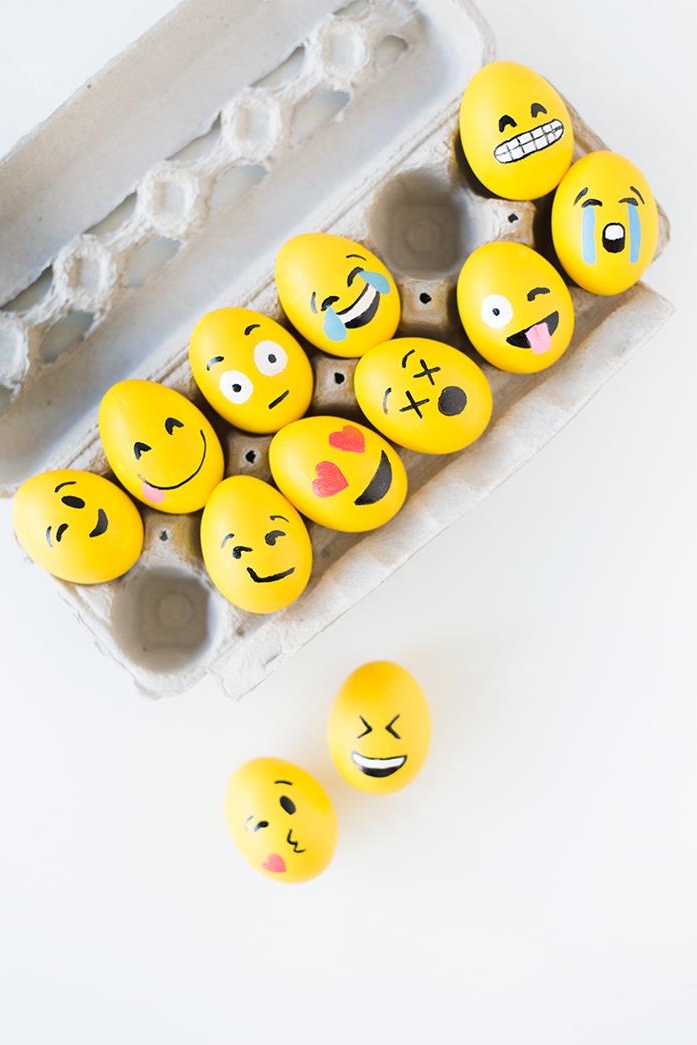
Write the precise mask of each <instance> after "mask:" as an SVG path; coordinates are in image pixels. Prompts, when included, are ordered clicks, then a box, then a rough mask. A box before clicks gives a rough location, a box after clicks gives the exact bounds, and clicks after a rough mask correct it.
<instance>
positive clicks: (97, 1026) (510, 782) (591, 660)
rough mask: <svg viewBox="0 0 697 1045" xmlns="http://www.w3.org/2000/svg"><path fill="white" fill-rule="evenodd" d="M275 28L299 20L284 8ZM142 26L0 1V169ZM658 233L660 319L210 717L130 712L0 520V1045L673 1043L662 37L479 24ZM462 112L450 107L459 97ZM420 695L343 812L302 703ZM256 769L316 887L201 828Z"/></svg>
mask: <svg viewBox="0 0 697 1045" xmlns="http://www.w3.org/2000/svg"><path fill="white" fill-rule="evenodd" d="M294 2H300V0H294ZM170 6H171V5H170V4H169V3H168V0H147V2H145V0H139V2H138V3H136V2H134V0H133V2H129V3H125V2H123V0H121V2H119V3H118V4H111V3H109V4H107V3H106V2H104V0H101V2H99V3H94V2H93V3H90V4H88V3H82V2H79V0H62V2H61V3H60V4H56V5H51V4H49V3H48V0H23V3H22V4H21V5H18V6H15V5H10V4H9V2H8V0H3V3H2V37H1V39H0V88H1V92H0V93H1V96H2V97H3V99H4V100H5V102H4V104H3V106H2V112H1V115H0V150H1V151H5V150H7V149H8V148H9V147H10V146H11V145H12V144H13V143H14V141H15V140H16V139H17V138H18V137H19V136H20V135H21V134H22V133H24V132H26V131H27V130H29V129H30V128H31V126H32V125H33V124H34V123H35V122H37V121H38V120H39V119H41V118H43V117H45V116H46V115H48V114H49V113H50V111H51V110H52V109H53V108H54V107H55V106H56V105H57V104H58V103H59V102H61V101H62V100H63V99H64V98H65V97H66V96H67V95H68V94H69V93H70V92H71V91H72V90H73V89H75V88H76V87H77V86H79V84H80V83H81V82H82V81H83V80H85V79H86V78H87V77H88V76H90V75H91V74H93V73H94V72H95V71H96V70H97V69H98V68H99V67H100V66H101V65H102V64H103V63H104V62H105V61H107V60H109V59H110V58H111V57H112V56H113V55H114V54H115V53H116V52H117V51H118V50H119V49H120V48H122V47H123V46H125V45H126V44H128V43H129V42H130V41H131V40H132V39H133V38H135V37H136V36H137V35H138V34H139V33H141V32H142V31H144V30H145V29H146V28H147V27H148V26H149V24H150V23H151V22H152V21H154V20H155V19H156V18H157V17H159V16H160V15H161V14H162V13H164V12H165V10H167V9H168V8H169V7H170ZM481 7H482V10H483V11H484V13H485V14H486V15H487V17H488V18H489V19H490V21H491V23H492V25H493V28H494V30H495V32H496V35H497V39H498V53H499V56H500V57H508V58H512V59H516V60H519V61H523V62H526V63H527V64H529V65H531V66H533V67H535V68H537V69H539V71H541V72H543V73H544V74H545V75H546V76H547V77H548V78H549V79H550V80H552V82H553V83H555V84H556V85H557V86H558V87H559V88H560V89H561V90H562V91H563V92H564V94H565V95H566V96H567V97H568V98H569V99H570V100H571V102H572V103H573V104H574V105H575V106H576V107H577V108H578V109H579V111H580V112H581V113H582V115H583V117H584V119H585V120H586V122H587V123H588V124H589V125H590V126H591V127H592V128H593V129H594V130H595V131H596V132H598V133H599V134H600V135H601V137H602V138H604V139H605V141H606V142H608V143H609V144H610V145H611V146H613V147H614V148H616V149H617V151H619V152H623V153H625V154H626V155H628V156H630V157H631V158H633V159H634V161H635V162H636V163H637V164H638V165H639V166H640V167H641V168H642V169H643V170H644V172H645V173H646V175H647V176H648V178H649V180H650V181H651V182H652V184H653V187H654V190H655V193H656V196H657V197H658V198H659V199H660V201H661V203H662V204H663V206H664V208H665V210H666V211H667V213H668V215H669V216H670V217H671V219H672V239H671V244H670V246H669V248H668V250H667V251H666V252H665V254H664V256H663V257H662V258H661V259H659V260H658V261H657V262H656V263H655V264H654V265H653V267H652V268H651V269H650V271H649V273H648V277H647V281H648V282H649V283H650V284H651V285H652V286H653V287H654V288H655V289H657V290H659V291H660V292H661V293H663V294H664V295H665V296H666V297H668V298H669V299H670V300H672V301H673V302H674V304H675V305H676V306H677V309H678V311H677V312H676V314H675V316H674V317H673V318H672V319H671V320H670V321H669V323H668V324H667V325H666V327H665V328H664V330H663V331H662V332H661V333H660V335H659V336H657V337H656V338H655V339H654V340H653V341H651V342H650V343H649V345H648V346H647V347H646V348H645V349H644V350H642V351H641V352H640V353H639V354H638V355H637V356H636V357H635V358H634V359H633V360H631V361H630V363H629V364H628V366H627V367H626V368H625V369H624V370H623V371H622V372H621V373H620V374H619V375H618V376H617V377H616V378H615V379H614V380H613V381H612V382H611V383H610V384H609V385H608V386H607V387H606V388H605V389H604V390H603V391H602V393H600V394H599V395H598V396H597V397H596V398H595V399H594V400H593V402H592V403H591V404H590V405H589V406H588V407H587V408H586V409H585V410H584V411H583V412H582V413H581V414H580V415H579V416H578V417H577V418H576V419H575V420H574V421H573V422H572V423H571V424H570V425H569V426H568V427H567V428H566V429H565V430H564V431H563V432H562V433H561V434H560V435H559V436H558V437H557V438H556V439H555V440H554V441H553V442H552V443H551V444H550V445H549V446H548V447H547V448H546V449H545V450H544V451H543V452H542V453H540V454H539V455H538V456H537V457H536V458H535V460H534V461H533V462H532V463H530V464H529V465H527V466H526V467H525V468H524V469H523V470H522V471H521V472H519V473H518V474H517V475H516V476H515V477H514V478H513V479H511V480H510V481H509V482H507V483H506V484H505V485H504V486H503V487H502V488H501V489H500V490H499V491H498V492H497V493H496V494H495V495H493V496H491V497H490V498H489V499H488V500H487V501H486V502H485V503H484V504H483V505H481V506H479V507H478V508H476V509H475V510H473V511H472V512H471V513H470V514H469V515H468V516H467V517H466V518H465V519H464V520H462V521H461V522H460V523H459V524H457V525H456V526H454V527H453V528H452V529H451V530H449V531H448V532H447V533H446V534H445V535H444V536H443V537H441V538H440V539H439V540H437V541H436V542H434V543H433V544H431V545H430V546H429V547H428V548H426V549H425V550H423V551H422V552H420V553H419V554H418V555H416V556H415V557H414V559H413V560H412V561H411V562H410V563H409V564H408V565H407V566H406V567H405V568H403V569H402V570H400V571H399V572H398V573H397V574H396V575H395V576H394V577H393V578H392V579H391V580H390V581H388V582H387V583H386V584H384V585H383V586H382V587H381V588H380V589H379V590H377V591H376V592H374V593H373V594H372V595H371V596H370V597H369V598H367V599H365V600H364V601H363V602H362V603H360V604H359V605H358V606H357V607H355V608H354V609H353V610H352V611H351V612H349V613H347V614H346V615H345V616H344V617H343V618H342V619H341V620H340V621H338V622H337V623H336V624H334V625H333V626H331V627H330V628H329V629H327V631H326V632H325V633H323V634H322V635H321V636H319V637H318V638H316V639H315V640H314V641H313V642H312V643H310V644H309V645H308V646H307V647H306V648H305V649H304V650H303V651H301V653H300V654H298V655H297V656H296V657H295V658H294V659H293V661H292V662H291V663H290V664H289V665H287V666H285V667H284V668H282V669H280V670H279V671H278V672H277V673H276V674H275V676H274V677H273V678H271V679H270V680H268V681H267V682H266V683H264V684H263V685H262V686H261V687H259V688H258V689H257V690H256V691H255V692H254V693H252V694H251V695H250V696H248V697H247V698H245V700H243V701H242V702H241V703H240V704H232V703H230V702H228V701H226V700H225V699H224V698H223V697H222V696H221V695H220V693H219V691H218V690H217V688H216V687H215V685H214V684H213V683H212V682H208V681H204V682H202V683H200V684H199V685H197V686H196V687H195V688H194V689H193V690H192V691H190V692H189V693H188V694H186V695H184V696H181V697H177V698H172V699H169V700H167V699H164V700H161V701H159V702H150V701H148V700H146V699H144V698H142V697H140V696H138V695H137V693H136V692H135V690H134V688H133V686H132V684H131V682H130V679H129V677H128V676H127V675H125V674H124V673H123V672H122V671H121V670H120V669H119V668H118V667H117V666H116V665H115V664H114V663H112V662H111V661H110V660H108V659H106V658H105V657H103V656H102V655H101V654H100V653H99V652H98V651H97V650H96V649H95V648H94V647H93V645H92V644H91V642H90V640H89V637H88V636H87V633H86V632H85V631H84V629H83V628H82V627H81V626H79V625H78V624H77V623H76V622H75V621H74V620H73V619H72V617H71V615H70V612H69V611H68V609H67V608H66V607H65V606H64V605H63V603H62V602H61V601H60V599H59V598H58V596H57V594H56V590H55V587H54V584H53V582H52V581H51V580H50V579H49V578H47V577H45V576H43V575H42V574H41V572H40V571H39V570H38V569H35V568H32V567H31V566H29V565H27V564H26V563H25V562H24V561H23V560H22V557H21V555H20V554H19V552H18V551H17V549H16V547H15V545H14V542H13V540H12V537H11V530H10V524H9V507H8V505H7V504H2V505H0V526H1V529H0V537H1V539H0V577H2V599H1V603H0V612H1V614H2V620H1V621H0V624H1V629H0V643H1V644H2V646H1V652H2V659H3V665H4V669H5V670H4V681H3V684H2V699H1V704H0V839H1V841H0V994H1V995H2V1001H1V1002H0V1041H2V1042H3V1045H5V1043H6V1045H19V1043H22V1045H24V1043H31V1045H39V1043H41V1045H44V1043H49V1042H50V1043H60V1045H78V1043H79V1045H82V1043H85V1045H87V1043H90V1045H94V1043H100V1045H103V1043H112V1042H114V1043H116V1042H118V1043H121V1042H126V1041H128V1042H130V1043H131V1045H145V1043H148V1045H153V1043H158V1045H159V1043H163V1045H164V1043H167V1045H169V1043H180V1042H181V1043H187V1045H190V1043H193V1042H201V1043H207V1045H209V1043H210V1045H217V1043H223V1042H225V1043H227V1042H239V1043H245V1045H247V1043H249V1045H257V1043H267V1042H268V1043H272V1042H273V1043H277V1042H284V1043H289V1045H290V1043H296V1042H297V1043H307V1042H312V1043H314V1042H320V1041H325V1040H328V1041H331V1042H333V1043H336V1045H343V1043H344V1042H346V1043H348V1042H352V1043H353V1042H356V1041H361V1040H370V1041H373V1040H375V1041H378V1040H379V1041H383V1042H390V1043H391V1042H397V1041H399V1042H407V1043H411V1042H420V1041H425V1040H443V1039H447V1040H450V1039H454V1040H458V1041H467V1042H471V1043H473V1045H511V1043H516V1045H518V1043H525V1045H527V1043H530V1045H547V1043H549V1045H561V1043H563V1045H572V1043H577V1042H578V1043H584V1045H587V1043H588V1042H593V1043H594V1045H619V1043H631V1045H683V1043H685V1045H687V1043H690V1045H693V1043H694V1042H695V1040H696V1039H697V1007H696V1005H695V996H696V995H695V991H696V990H697V957H696V953H695V941H696V940H697V899H696V888H697V887H696V883H697V843H696V841H695V833H696V828H695V824H696V819H697V818H696V817H695V803H696V798H697V711H696V710H695V697H696V696H697V677H696V671H695V666H694V634H695V621H696V619H697V618H696V609H697V606H696V603H697V598H696V596H695V587H696V580H697V576H696V570H695V566H696V558H697V556H696V553H695V547H696V543H697V542H696V541H695V509H696V507H697V499H696V498H695V493H694V487H695V472H696V469H695V448H696V447H697V422H696V421H695V418H696V417H697V411H696V410H695V390H696V388H697V363H696V357H697V349H696V347H695V333H694V330H695V321H694V297H695V290H694V282H695V265H694V260H695V252H694V243H695V234H696V232H697V229H696V227H695V220H694V213H695V205H696V204H695V199H694V180H695V163H696V162H697V148H696V146H695V134H694V105H695V89H694V57H693V52H692V46H693V44H692V42H691V40H690V32H689V27H688V26H687V25H686V24H685V18H686V7H685V5H684V4H683V3H681V2H680V0H668V2H663V3H662V4H660V5H658V6H656V7H654V8H652V10H651V12H650V13H647V12H646V10H645V8H644V6H643V5H641V6H638V5H630V4H624V3H619V2H616V0H611V2H608V0H587V2H586V3H584V4H583V5H581V6H579V5H564V4H559V3H557V2H556V0H542V2H538V3H536V4H535V5H532V4H526V3H516V4H510V3H505V2H504V0H482V3H481ZM463 88H464V84H463ZM377 657H388V658H392V659H395V660H398V661H400V662H401V663H403V664H405V666H407V667H409V668H410V669H411V670H412V671H413V672H414V673H415V674H416V675H417V677H418V678H419V679H420V681H421V683H422V685H423V686H424V688H425V689H426V691H427V692H428V694H429V697H430V700H431V705H432V712H433V720H434V740H433V747H432V753H431V757H430V759H429V762H428V763H427V766H426V767H425V769H424V770H423V772H422V774H421V776H420V777H419V778H417V780H416V781H415V782H414V783H413V784H412V785H411V786H410V787H409V788H408V789H406V790H405V791H403V792H401V793H398V794H396V795H394V796H392V797H389V798H385V799H376V798H371V797H370V796H363V795H361V794H359V793H358V792H353V791H352V790H351V789H350V788H349V787H348V786H347V785H344V784H343V782H341V781H340V780H339V778H338V777H337V776H336V775H335V774H334V771H333V769H332V767H331V765H330V763H329V759H328V755H327V753H326V750H325V747H324V725H325V720H326V715H327V711H328V708H329V706H330V703H331V701H332V698H333V695H334V693H335V691H336V689H337V687H338V685H339V684H340V683H341V681H342V680H343V678H344V676H345V675H346V674H348V672H349V671H350V670H351V669H352V668H353V667H355V666H356V665H357V664H359V663H361V662H363V661H365V660H369V659H372V658H377ZM262 753H273V754H278V755H280V756H284V757H288V758H291V759H293V760H295V761H298V762H300V763H301V764H303V765H306V766H307V767H308V768H310V769H311V770H313V771H314V772H315V773H316V774H317V775H318V776H319V777H320V779H321V780H323V782H324V783H325V785H326V786H327V788H328V790H329V791H330V794H331V795H332V797H333V798H334V800H335V802H336V805H337V809H338V813H339V818H340V841H339V847H338V850H337V854H336V857H335V860H334V862H333V864H332V865H331V866H330V868H329V869H328V871H327V872H326V873H325V874H324V875H322V876H321V877H320V878H318V879H316V880H315V881H314V882H312V883H309V884H307V885H305V886H298V887H285V888H284V887H281V886H280V885H276V884H274V883H273V882H269V881H267V880H266V879H264V878H262V877H261V876H259V875H255V874H254V872H253V871H252V870H250V869H249V868H248V867H247V865H246V864H245V863H243V861H242V859H241V858H240V857H239V856H238V854H237V852H236V851H235V850H234V848H233V846H232V843H231V842H230V841H229V839H228V838H227V835H226V831H225V826H224V823H223V818H222V795H223V792H224V788H225V783H226V781H227V778H228V776H229V774H230V772H231V771H232V769H233V768H234V767H235V766H236V765H237V764H239V762H241V761H243V760H245V759H246V758H248V757H253V756H255V755H257V754H262Z"/></svg>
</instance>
